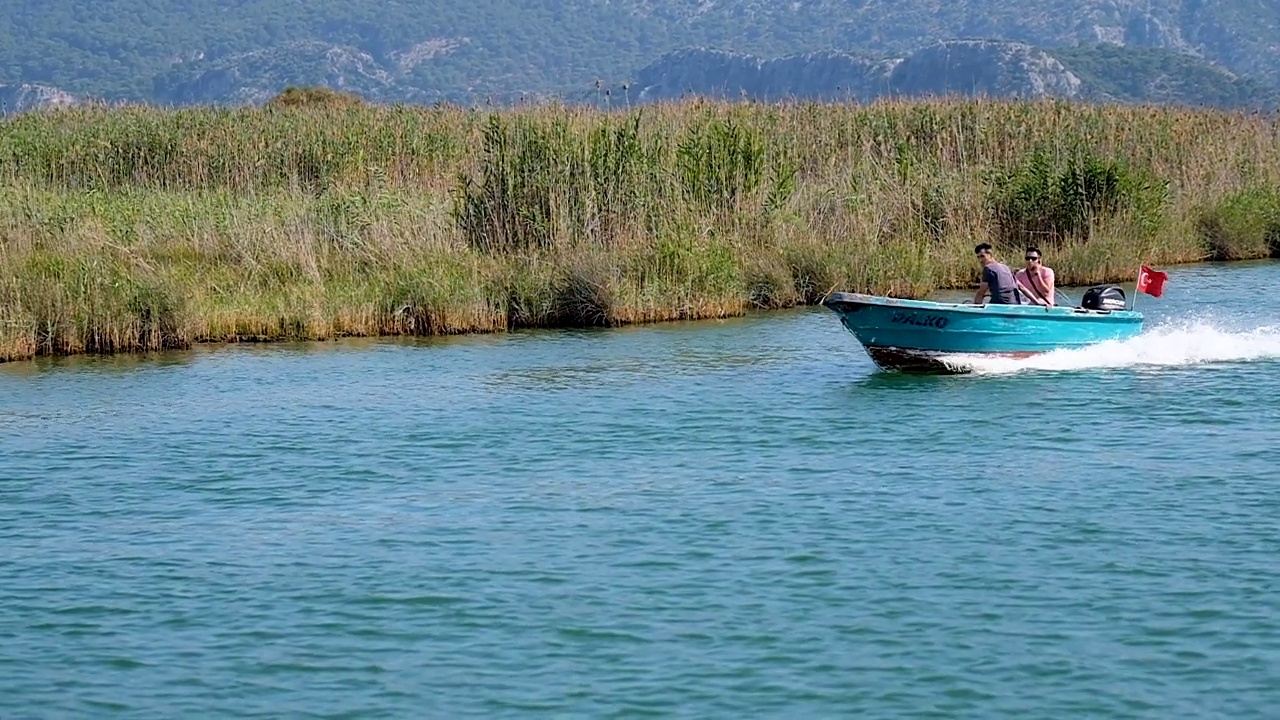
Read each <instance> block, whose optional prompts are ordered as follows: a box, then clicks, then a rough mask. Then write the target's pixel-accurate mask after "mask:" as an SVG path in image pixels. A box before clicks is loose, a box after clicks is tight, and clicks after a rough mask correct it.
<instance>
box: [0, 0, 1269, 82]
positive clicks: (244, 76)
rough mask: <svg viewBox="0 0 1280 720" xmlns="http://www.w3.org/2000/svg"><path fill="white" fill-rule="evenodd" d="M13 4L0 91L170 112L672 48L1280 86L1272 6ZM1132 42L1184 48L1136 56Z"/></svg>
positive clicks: (1068, 2)
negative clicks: (931, 56) (967, 41)
mask: <svg viewBox="0 0 1280 720" xmlns="http://www.w3.org/2000/svg"><path fill="white" fill-rule="evenodd" d="M6 4H7V5H8V6H9V7H8V8H6V9H5V11H4V12H0V85H9V86H17V85H21V84H28V85H46V86H51V87H54V88H57V89H60V90H65V91H68V92H71V93H74V94H77V95H81V96H94V97H99V98H105V99H124V100H146V101H152V102H161V103H180V102H235V101H253V100H260V99H261V98H262V97H263V96H264V94H272V93H274V92H276V91H278V90H279V89H281V88H283V87H284V86H286V85H298V84H324V85H329V86H333V87H346V88H348V89H352V90H355V91H356V92H359V93H361V94H364V95H366V96H369V97H371V98H373V99H402V100H409V101H415V102H431V101H436V100H452V101H461V102H484V101H486V100H493V101H506V100H511V99H513V98H516V97H520V96H526V95H534V96H537V95H545V94H553V93H554V94H561V93H570V94H572V93H575V92H581V91H582V90H584V89H585V88H588V87H592V86H594V83H595V82H596V81H602V82H603V83H605V84H608V85H613V84H620V83H623V82H626V81H628V80H631V79H633V78H634V77H635V76H636V74H637V73H638V72H639V71H640V69H641V68H644V67H645V66H646V65H649V64H651V63H653V62H655V61H656V60H658V59H659V58H662V57H663V56H665V55H667V54H668V53H671V52H674V51H679V50H682V49H687V48H693V47H705V48H709V49H713V50H720V51H731V52H735V53H747V54H751V55H755V56H759V57H764V58H774V57H782V56H792V55H797V54H804V53H814V52H833V51H834V52H840V53H852V54H858V55H869V56H873V57H878V58H902V57H906V56H909V55H911V54H912V53H916V52H918V51H920V50H921V49H922V48H927V47H929V46H931V45H933V44H934V43H936V42H938V41H939V40H947V39H953V38H964V37H981V38H993V39H997V40H1001V41H1007V42H1018V43H1025V44H1028V45H1031V46H1035V47H1038V48H1043V49H1046V50H1047V51H1049V53H1050V54H1051V55H1052V56H1053V57H1055V58H1056V59H1058V60H1060V61H1062V62H1063V64H1064V65H1067V66H1068V67H1071V66H1072V63H1073V62H1074V67H1075V68H1077V69H1074V70H1073V72H1075V73H1076V74H1077V75H1078V76H1079V77H1080V78H1081V79H1082V80H1083V81H1084V82H1085V83H1086V84H1090V85H1092V86H1095V87H1100V88H1102V87H1105V88H1107V90H1106V92H1107V93H1110V94H1111V95H1112V96H1115V97H1122V98H1131V97H1134V93H1135V88H1134V87H1133V82H1135V80H1134V79H1133V78H1132V77H1131V76H1130V74H1129V70H1127V69H1126V68H1129V69H1132V68H1133V67H1137V66H1144V67H1146V68H1147V72H1146V73H1145V75H1143V77H1150V76H1152V75H1153V73H1152V72H1150V71H1151V70H1152V67H1151V65H1152V64H1153V63H1154V64H1156V65H1159V64H1164V63H1168V64H1170V66H1171V67H1170V68H1163V67H1158V68H1154V69H1155V70H1157V71H1159V72H1158V73H1155V74H1163V75H1165V76H1169V77H1172V78H1174V79H1172V80H1169V81H1168V82H1167V83H1166V85H1168V86H1170V87H1175V86H1185V85H1186V83H1185V82H1183V81H1182V80H1181V79H1180V78H1181V77H1182V76H1183V75H1186V76H1188V77H1192V76H1198V77H1201V79H1204V78H1206V77H1208V75H1206V73H1209V74H1212V73H1219V77H1223V78H1228V79H1229V80H1231V81H1233V78H1234V76H1235V75H1241V76H1249V77H1252V78H1255V79H1256V80H1257V81H1258V82H1259V83H1262V84H1263V85H1264V86H1266V85H1269V86H1274V85H1275V84H1276V83H1277V82H1280V42H1277V40H1276V38H1278V37H1280V3H1277V2H1275V1H1274V0H1213V2H1210V1H1209V0H945V1H942V0H892V1H890V0H790V1H789V2H774V1H772V0H770V1H766V0H470V1H469V2H466V3H458V2H444V1H443V0H416V1H411V0H377V1H372V0H307V1H306V2H302V0H201V1H199V2H197V1H196V0H9V2H8V3H6ZM1099 45H1111V46H1117V47H1118V46H1124V48H1125V49H1124V50H1114V49H1106V48H1104V49H1101V50H1100V49H1098V46H1099ZM1078 46H1083V47H1084V48H1085V49H1080V48H1079V47H1078ZM1135 47H1136V48H1158V49H1164V50H1167V51H1170V52H1165V53H1163V54H1157V55H1146V56H1142V55H1132V54H1131V53H1130V52H1129V50H1131V49H1132V48H1135ZM1175 54H1176V55H1175ZM1180 56H1185V57H1180ZM1135 58H1138V59H1135ZM1142 58H1145V59H1142ZM1171 58H1172V59H1171ZM1144 63H1145V65H1143V64H1144ZM1223 69H1225V70H1227V71H1230V73H1234V75H1230V74H1221V72H1222V70H1223ZM1197 74H1198V75H1197ZM1138 82H1141V80H1140V79H1139V80H1138ZM1139 89H1141V88H1139ZM1148 89H1149V88H1148ZM1237 91H1238V88H1236V89H1231V90H1229V92H1228V93H1227V94H1228V95H1229V96H1230V97H1235V95H1234V94H1233V93H1237ZM1144 92H1145V90H1144ZM1172 95H1178V93H1176V92H1174V93H1172Z"/></svg>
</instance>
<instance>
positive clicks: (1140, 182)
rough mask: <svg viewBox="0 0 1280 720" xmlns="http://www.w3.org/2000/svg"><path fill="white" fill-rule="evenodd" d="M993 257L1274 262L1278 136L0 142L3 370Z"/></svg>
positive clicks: (876, 116) (378, 115) (80, 125)
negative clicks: (41, 361) (991, 253)
mask: <svg viewBox="0 0 1280 720" xmlns="http://www.w3.org/2000/svg"><path fill="white" fill-rule="evenodd" d="M299 97H301V96H299ZM303 99H306V98H303ZM295 100H296V98H295ZM982 241H989V242H993V243H994V244H996V246H997V248H998V249H999V250H1000V251H1001V252H1002V253H1005V254H1013V253H1017V252H1020V249H1021V247H1022V246H1023V245H1025V244H1036V245H1039V246H1040V247H1041V248H1042V249H1043V250H1044V251H1045V254H1046V256H1047V257H1048V259H1049V260H1050V264H1051V265H1052V266H1054V267H1055V269H1056V270H1057V271H1058V274H1059V277H1060V278H1061V282H1066V283H1093V282H1101V281H1112V280H1118V279H1125V278H1128V277H1129V276H1130V275H1131V274H1132V272H1133V269H1134V268H1135V267H1136V266H1137V265H1138V264H1139V263H1141V262H1146V263H1156V264H1170V263H1178V262H1187V261H1195V260H1201V259H1205V258H1220V259H1234V258H1252V257H1265V256H1270V255H1276V254H1280V122H1278V121H1277V119H1276V118H1275V117H1270V116H1263V115H1252V114H1243V113H1224V112H1214V111H1193V110H1185V109H1173V108H1159V107H1143V106H1107V107H1100V106H1086V105H1076V104H1070V103H1066V102H1058V101H1043V102H1024V103H1018V102H993V101H960V100H954V101H953V100H938V101H921V102H883V103H877V104H874V105H869V106H849V105H831V104H782V105H758V104H728V103H709V102H702V101H693V102H687V103H679V104H663V105H653V106H646V107H643V108H640V109H635V110H629V111H626V112H615V113H603V112H600V111H596V110H590V109H585V108H574V107H561V106H542V107H532V108H522V109H515V110H503V111H497V112H480V111H476V110H467V109H460V108H452V107H440V108H415V107H399V106H368V105H362V104H358V103H346V102H342V103H335V102H323V103H319V102H293V101H291V102H279V103H274V104H272V105H269V106H268V107H266V108H262V109H190V110H176V111H174V110H161V109H155V108H148V107H125V108H113V109H106V108H89V109H71V110H60V111H54V112H48V113H37V114H29V115H23V116H18V117H15V118H12V119H8V120H5V121H3V122H0V359H14V358H22V357H30V356H32V355H36V354H56V353H74V352H116V351H127V350H141V349H152V348H166V347H182V346H186V345H189V344H191V343H193V342H201V341H235V340H260V339H261V340H269V339H283V338H330V337H338V336H343V335H377V334H439V333H457V332H477V331H480V332H487V331H495V330H503V329H512V328H518V327H531V326H557V325H612V324H619V323H629V322H643V321H653V320H664V319H675V318H701V317H718V316H728V315H734V314H739V313H742V312H744V311H746V310H747V309H750V308H753V307H758V308H777V307H787V306H792V305H796V304H799V303H811V302H815V301H817V300H818V299H820V298H821V297H822V295H824V294H825V293H827V292H829V291H831V290H835V289H845V290H859V291H866V292H875V293H887V294H894V295H901V296H919V295H922V294H924V293H927V292H929V291H930V290H933V289H935V288H942V287H962V286H965V285H967V284H969V283H971V282H972V281H973V280H974V279H975V276H976V268H975V266H974V265H973V261H972V247H973V245H974V244H975V243H977V242H982Z"/></svg>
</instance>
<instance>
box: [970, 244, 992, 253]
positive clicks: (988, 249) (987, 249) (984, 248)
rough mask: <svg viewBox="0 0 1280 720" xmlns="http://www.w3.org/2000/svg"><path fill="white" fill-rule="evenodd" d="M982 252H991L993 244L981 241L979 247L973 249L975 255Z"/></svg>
mask: <svg viewBox="0 0 1280 720" xmlns="http://www.w3.org/2000/svg"><path fill="white" fill-rule="evenodd" d="M980 252H991V244H990V243H981V244H980V245H978V246H977V247H975V248H974V249H973V254H974V255H977V254H978V253H980Z"/></svg>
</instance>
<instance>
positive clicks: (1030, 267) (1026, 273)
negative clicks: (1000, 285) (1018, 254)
mask: <svg viewBox="0 0 1280 720" xmlns="http://www.w3.org/2000/svg"><path fill="white" fill-rule="evenodd" d="M1025 259H1026V261H1027V267H1026V268H1025V269H1023V270H1019V271H1018V273H1017V274H1016V275H1014V276H1013V279H1014V281H1015V282H1017V283H1018V289H1019V290H1021V291H1022V294H1023V296H1025V297H1026V298H1028V299H1029V300H1031V302H1032V303H1033V304H1035V305H1043V306H1045V307H1053V306H1054V305H1055V304H1056V302H1055V299H1054V292H1053V268H1049V267H1045V265H1044V262H1043V259H1042V257H1041V255H1040V248H1035V247H1029V248H1027V252H1026V258H1025Z"/></svg>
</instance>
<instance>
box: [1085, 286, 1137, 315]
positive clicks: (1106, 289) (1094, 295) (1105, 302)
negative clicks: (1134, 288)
mask: <svg viewBox="0 0 1280 720" xmlns="http://www.w3.org/2000/svg"><path fill="white" fill-rule="evenodd" d="M1127 306H1128V304H1127V303H1126V302H1125V299H1124V290H1121V289H1120V288H1119V287H1117V286H1115V285H1099V286H1097V287H1091V288H1089V289H1088V290H1086V291H1085V293H1084V297H1083V298H1081V299H1080V307H1082V308H1084V309H1086V310H1124V309H1125V308H1126V307H1127Z"/></svg>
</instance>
